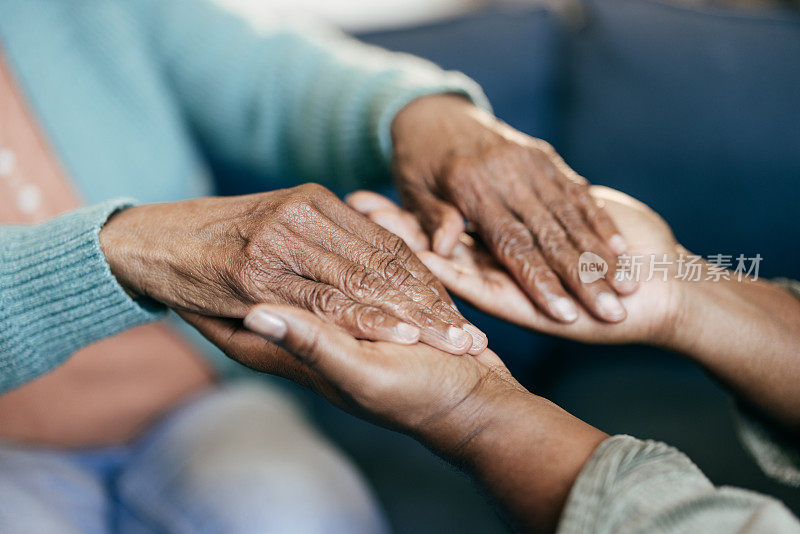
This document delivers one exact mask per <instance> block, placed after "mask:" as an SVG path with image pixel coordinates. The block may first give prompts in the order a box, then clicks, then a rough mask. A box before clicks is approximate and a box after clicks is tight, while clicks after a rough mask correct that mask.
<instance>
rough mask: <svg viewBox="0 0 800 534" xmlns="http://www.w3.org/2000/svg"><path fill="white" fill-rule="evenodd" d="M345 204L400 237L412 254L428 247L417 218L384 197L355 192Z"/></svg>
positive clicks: (369, 192)
mask: <svg viewBox="0 0 800 534" xmlns="http://www.w3.org/2000/svg"><path fill="white" fill-rule="evenodd" d="M345 202H346V203H347V205H348V206H350V207H351V208H353V209H354V210H356V211H358V212H360V213H362V214H363V215H366V216H367V217H369V220H371V221H372V222H374V223H375V224H379V225H380V226H382V227H383V228H385V229H386V230H388V231H390V232H392V233H393V234H395V235H397V236H398V237H400V238H401V239H402V240H403V241H405V242H406V244H407V245H408V246H409V247H411V250H413V251H414V252H419V251H420V250H426V249H427V248H428V247H429V246H430V245H429V241H428V236H427V235H426V234H425V232H424V231H423V229H422V226H420V224H419V221H418V220H417V218H416V217H414V216H413V215H411V213H409V212H408V211H406V210H404V209H403V208H401V207H400V206H398V205H397V204H395V203H394V202H392V201H391V200H390V199H388V198H386V197H385V196H383V195H379V194H378V193H373V192H372V191H356V192H355V193H351V194H349V195H348V196H347V197H345Z"/></svg>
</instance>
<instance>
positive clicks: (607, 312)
mask: <svg viewBox="0 0 800 534" xmlns="http://www.w3.org/2000/svg"><path fill="white" fill-rule="evenodd" d="M507 202H508V204H509V208H510V209H511V210H512V211H513V212H514V214H515V215H516V216H517V217H519V218H520V219H521V220H522V222H523V223H524V226H525V227H527V228H528V229H531V231H533V233H534V235H535V239H536V246H537V248H538V249H539V250H541V253H542V255H543V256H544V259H545V260H546V261H547V263H548V264H549V265H550V266H552V267H553V269H554V270H555V272H556V273H558V276H559V277H560V278H561V281H562V282H563V283H564V284H565V285H566V286H567V287H569V289H570V291H571V292H572V294H573V295H575V296H576V297H577V298H578V300H580V301H581V303H582V304H583V305H584V306H585V307H586V309H587V310H589V311H590V312H591V313H592V314H594V315H595V316H596V317H598V318H600V319H602V320H604V321H608V322H618V321H621V320H623V319H624V318H625V316H626V312H625V308H624V307H623V306H622V303H621V302H620V301H619V299H618V298H617V296H616V292H615V291H614V290H613V289H612V288H611V286H609V284H608V283H607V282H606V281H605V280H604V279H602V278H600V279H598V280H595V281H593V282H591V283H583V282H581V280H580V278H579V276H578V267H579V257H580V254H579V252H578V251H577V250H576V249H575V248H574V246H573V244H572V242H571V241H570V239H569V237H568V235H567V233H566V232H565V231H564V229H563V228H562V227H561V225H560V224H559V223H558V221H557V220H556V219H555V218H554V217H553V215H552V214H551V213H550V211H549V210H548V209H547V208H546V207H545V206H544V205H543V204H542V203H541V201H540V200H539V198H538V197H537V196H536V195H535V194H534V193H533V192H532V191H531V190H530V189H528V188H527V187H525V186H520V187H518V188H516V190H515V191H514V194H513V195H510V196H509V198H508V199H507Z"/></svg>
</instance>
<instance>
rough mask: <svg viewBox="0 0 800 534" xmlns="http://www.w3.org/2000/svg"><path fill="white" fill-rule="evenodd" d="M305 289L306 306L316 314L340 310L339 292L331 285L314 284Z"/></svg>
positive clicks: (330, 313)
mask: <svg viewBox="0 0 800 534" xmlns="http://www.w3.org/2000/svg"><path fill="white" fill-rule="evenodd" d="M307 291H308V294H307V295H306V302H307V303H308V307H309V308H310V309H311V311H313V312H314V313H316V314H317V315H332V314H334V313H336V312H337V311H341V309H342V307H341V298H340V295H339V292H338V291H336V290H335V289H333V288H332V287H329V286H323V285H316V286H313V287H312V288H310V289H308V290H307Z"/></svg>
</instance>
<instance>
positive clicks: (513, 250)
mask: <svg viewBox="0 0 800 534" xmlns="http://www.w3.org/2000/svg"><path fill="white" fill-rule="evenodd" d="M469 196H470V193H469V192H464V195H462V196H461V197H458V198H459V199H460V200H459V202H464V203H465V204H467V205H469V204H470V203H472V204H473V205H477V204H475V202H476V201H477V199H473V198H469ZM482 196H483V200H482V207H481V209H480V210H476V211H475V213H474V214H473V217H472V222H473V223H474V224H475V226H476V227H477V230H478V233H479V234H480V235H481V237H482V238H483V240H484V242H485V243H486V245H487V247H488V248H489V249H490V250H491V251H492V254H493V255H494V256H495V258H497V260H498V261H499V262H500V264H501V265H503V266H504V267H505V268H506V269H508V272H509V273H510V274H511V276H512V277H513V278H514V280H516V282H517V283H518V284H519V285H520V287H521V288H522V289H523V290H524V291H525V293H526V294H527V295H528V297H529V298H530V299H531V300H532V301H533V302H534V304H536V305H537V306H538V307H539V309H541V310H542V311H544V312H545V313H547V314H548V315H549V316H550V317H552V318H553V319H555V320H557V321H561V322H566V323H570V322H573V321H575V320H576V319H577V318H578V311H577V309H576V308H575V305H574V304H573V302H572V299H571V298H570V297H569V296H568V295H567V292H566V291H565V290H564V287H563V286H562V285H561V282H560V281H559V278H558V276H557V275H556V274H555V272H553V269H551V268H550V266H549V265H548V264H547V262H546V261H545V259H544V257H543V256H542V253H541V252H540V251H539V249H538V248H537V246H536V242H535V240H534V237H533V235H532V234H531V233H530V231H529V230H528V228H526V227H525V225H524V224H523V223H522V222H521V221H520V220H519V219H518V218H517V217H516V216H514V214H513V213H512V212H511V211H509V210H508V208H506V207H505V206H503V205H502V204H501V203H500V202H499V201H498V200H497V199H496V198H495V197H494V196H492V195H489V194H487V195H482Z"/></svg>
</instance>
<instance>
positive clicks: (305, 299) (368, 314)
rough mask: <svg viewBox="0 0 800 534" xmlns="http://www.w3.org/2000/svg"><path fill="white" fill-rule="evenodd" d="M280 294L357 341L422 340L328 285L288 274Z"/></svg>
mask: <svg viewBox="0 0 800 534" xmlns="http://www.w3.org/2000/svg"><path fill="white" fill-rule="evenodd" d="M277 293H278V294H279V296H280V297H282V298H283V299H284V301H285V302H288V303H289V304H292V305H294V306H297V307H299V308H302V309H306V310H309V311H312V312H314V313H315V314H316V315H317V316H318V317H321V318H324V319H326V320H328V321H330V322H333V323H335V324H337V325H339V326H341V327H342V328H344V329H345V330H347V332H349V333H350V334H351V335H353V336H355V337H358V338H362V339H370V340H373V341H391V342H394V343H400V344H404V345H409V344H413V343H416V342H417V341H419V339H420V330H419V328H417V327H416V326H414V325H411V324H409V323H407V322H405V321H403V320H401V319H399V318H397V317H395V316H394V315H392V314H391V313H388V312H386V311H384V310H381V309H379V308H376V307H375V306H370V305H368V304H364V303H361V302H358V301H356V300H354V299H353V298H351V297H349V296H347V295H345V294H344V293H342V291H340V290H339V289H337V288H336V287H333V286H331V285H328V284H325V283H319V282H315V281H313V280H308V279H305V278H301V277H300V276H294V275H288V276H287V277H286V279H285V280H284V281H283V283H282V284H281V285H280V289H279V290H278V291H277ZM465 350H466V349H465Z"/></svg>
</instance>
